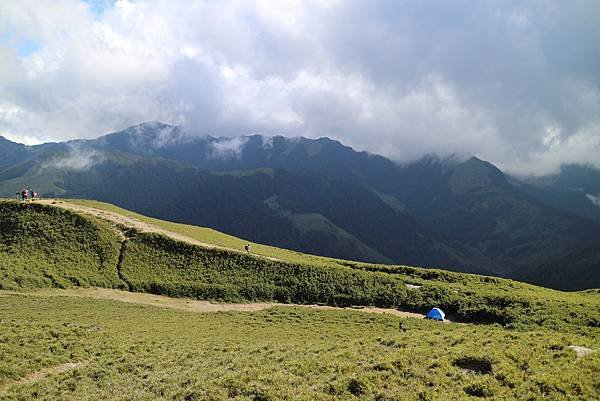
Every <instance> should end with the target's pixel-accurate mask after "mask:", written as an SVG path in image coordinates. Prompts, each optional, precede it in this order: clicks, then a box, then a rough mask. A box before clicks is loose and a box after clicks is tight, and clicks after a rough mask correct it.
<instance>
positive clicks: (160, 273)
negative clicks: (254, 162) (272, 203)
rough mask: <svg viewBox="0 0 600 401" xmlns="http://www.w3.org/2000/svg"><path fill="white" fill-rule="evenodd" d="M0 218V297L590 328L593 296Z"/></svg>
mask: <svg viewBox="0 0 600 401" xmlns="http://www.w3.org/2000/svg"><path fill="white" fill-rule="evenodd" d="M95 205H96V206H98V204H95ZM104 207H106V208H111V209H112V210H113V211H119V209H116V208H112V207H109V206H104ZM0 212H1V213H0V226H1V227H2V235H1V237H0V238H1V241H2V242H1V243H0V246H1V247H2V248H1V249H2V253H1V254H0V255H1V256H0V258H1V259H0V262H1V270H0V286H1V287H2V288H5V289H18V288H36V287H69V286H89V285H91V286H102V287H110V288H128V289H130V290H132V291H138V292H150V293H154V294H162V295H169V296H176V297H191V298H197V299H209V300H221V301H229V302H240V301H245V300H253V301H254V300H260V301H278V302H294V303H324V304H329V305H373V306H378V307H389V308H399V309H405V310H408V311H416V312H426V311H427V310H428V309H429V308H431V307H432V306H439V307H441V308H443V309H444V310H446V311H447V312H448V313H450V314H451V315H454V316H455V319H457V320H460V321H465V322H478V323H497V324H501V325H504V326H507V327H514V328H518V327H546V328H549V329H563V330H569V331H577V332H582V333H597V328H598V327H600V297H598V295H597V294H595V293H593V292H575V293H564V292H560V291H554V290H549V289H543V288H540V287H535V286H532V285H527V284H522V283H518V282H515V281H511V280H505V279H499V278H492V277H485V276H477V275H469V274H461V273H452V272H446V271H442V270H435V269H421V268H413V267H407V266H387V265H373V264H365V263H355V262H349V261H339V260H330V259H327V258H316V257H311V256H308V255H302V254H298V253H295V252H290V251H284V250H278V249H276V248H271V247H264V248H261V247H258V246H257V248H258V249H260V250H262V252H264V253H265V254H266V255H268V256H271V257H276V258H277V260H274V259H268V258H265V257H261V256H255V255H245V254H243V253H241V252H239V251H236V250H228V249H211V248H204V247H199V246H195V245H191V244H188V243H184V242H179V241H176V240H174V239H172V238H168V237H166V236H163V235H158V234H154V233H142V232H137V231H135V230H133V229H131V228H127V227H123V226H119V227H118V228H117V227H116V226H112V227H111V226H110V224H109V223H108V222H106V221H101V220H99V219H97V218H94V217H92V216H87V215H84V214H77V213H74V212H70V211H66V210H63V209H60V208H57V207H53V206H50V205H39V204H35V203H33V204H18V203H16V202H13V201H5V202H0ZM123 213H125V212H123ZM137 217H138V218H140V219H144V218H143V217H141V216H137ZM157 224H159V223H157ZM160 224H162V225H164V226H165V227H168V228H169V229H170V230H173V231H177V230H180V231H181V232H186V233H187V234H188V235H189V236H195V237H196V238H198V239H200V240H202V241H203V242H209V243H210V242H212V243H214V244H219V245H229V244H231V247H232V248H233V249H239V248H241V244H244V242H243V241H242V240H236V239H234V238H232V237H229V236H224V235H222V234H219V233H217V232H215V231H212V230H211V231H204V229H201V228H192V227H190V226H184V225H173V224H172V223H166V222H162V223H160ZM120 230H122V231H123V232H121V231H120ZM204 233H208V235H204ZM271 252H272V253H271ZM288 256H289V258H288ZM407 284H410V285H411V286H410V287H409V286H407ZM414 286H417V287H418V288H415V287H414Z"/></svg>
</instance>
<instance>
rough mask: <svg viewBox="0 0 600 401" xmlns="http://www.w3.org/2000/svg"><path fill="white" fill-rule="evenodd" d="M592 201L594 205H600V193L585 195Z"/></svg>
mask: <svg viewBox="0 0 600 401" xmlns="http://www.w3.org/2000/svg"><path fill="white" fill-rule="evenodd" d="M585 196H586V197H587V198H588V199H589V200H590V202H592V203H593V204H594V205H596V206H598V207H600V194H598V195H592V194H587V195H585Z"/></svg>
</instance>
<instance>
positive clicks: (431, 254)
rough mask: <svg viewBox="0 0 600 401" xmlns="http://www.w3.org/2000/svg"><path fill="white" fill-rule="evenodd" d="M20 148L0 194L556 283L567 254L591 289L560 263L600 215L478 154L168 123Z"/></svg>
mask: <svg viewBox="0 0 600 401" xmlns="http://www.w3.org/2000/svg"><path fill="white" fill-rule="evenodd" d="M27 152H28V153H27V154H28V158H27V157H26V158H22V159H21V160H19V162H18V163H15V164H13V165H10V166H5V167H2V168H0V193H2V194H4V195H5V196H14V193H15V191H16V190H18V189H20V188H21V187H22V186H27V187H34V188H35V189H36V190H37V191H38V192H41V193H43V194H45V195H46V196H53V195H59V196H65V197H80V198H90V199H100V200H103V201H107V202H113V203H115V204H118V205H119V206H123V207H126V208H129V209H131V210H135V211H138V212H141V213H144V214H148V215H151V216H154V217H159V218H164V219H169V220H172V221H176V222H181V223H193V224H198V225H202V226H207V227H211V228H214V229H218V230H221V231H225V232H227V233H230V234H234V235H237V236H240V237H244V238H247V239H248V240H251V241H255V242H264V243H268V244H272V245H277V246H281V247H285V248H289V249H296V250H301V251H304V252H310V253H315V254H321V255H327V256H334V257H340V258H350V259H355V260H362V261H373V262H384V263H390V262H394V263H406V264H416V265H426V266H437V267H443V268H447V269H452V270H459V271H472V272H480V273H487V274H494V275H501V276H508V277H524V278H527V280H531V281H535V280H536V277H534V276H538V277H546V278H547V280H549V281H547V282H541V281H539V280H538V281H535V282H537V283H543V284H546V285H555V283H557V281H556V280H551V279H550V278H551V277H552V276H553V274H551V273H550V271H551V270H552V269H550V268H549V267H548V266H550V265H552V266H556V264H555V263H554V262H553V261H556V260H562V261H563V262H564V261H566V260H570V263H560V264H559V265H560V266H562V267H561V274H562V273H564V274H565V275H564V278H565V279H564V281H563V280H561V281H560V282H558V283H559V285H561V286H562V288H585V287H589V286H600V283H597V282H596V281H591V282H587V283H584V282H583V281H582V280H581V279H580V277H579V273H578V272H577V271H576V269H573V270H572V271H571V272H569V271H570V270H571V267H570V266H576V265H577V264H578V263H579V262H580V260H579V259H577V258H579V257H580V256H579V255H583V253H582V252H583V251H584V250H585V249H588V248H589V247H593V246H595V245H596V244H597V243H600V224H598V223H594V222H592V221H589V220H587V219H585V218H581V217H577V216H575V215H573V214H571V213H568V212H564V211H559V210H557V208H556V205H552V204H550V202H547V201H545V200H544V199H543V198H540V197H539V196H535V195H534V194H532V193H531V192H530V191H528V188H529V186H527V185H522V184H520V183H515V181H514V180H510V181H509V180H507V178H506V177H505V176H504V174H503V173H502V172H501V171H500V170H498V169H497V168H496V167H495V166H493V165H491V164H490V163H487V162H485V161H482V160H479V159H477V158H471V159H469V160H464V161H463V160H459V159H457V158H450V159H445V160H442V159H439V158H435V157H426V158H423V159H421V160H419V161H416V162H414V163H410V164H407V165H398V164H395V163H393V162H392V161H390V160H387V159H385V158H383V157H381V156H376V155H371V154H368V153H366V152H356V151H354V150H353V149H352V148H350V147H347V146H344V145H342V144H340V143H339V142H337V141H333V140H330V139H327V138H320V139H316V140H311V139H306V138H284V137H273V138H267V137H263V136H259V135H253V136H243V137H237V138H213V137H193V136H190V135H189V134H188V133H185V132H183V131H182V130H181V129H180V128H179V127H173V126H170V125H167V124H163V123H146V124H141V125H139V126H135V127H131V128H128V129H126V130H124V131H121V132H117V133H113V134H109V135H106V136H104V137H101V138H99V139H96V140H87V141H71V142H69V143H64V144H46V145H39V146H38V147H31V148H27ZM588 181H589V180H588ZM591 182H593V180H592V181H591ZM516 184H518V185H516ZM15 188H16V189H15ZM590 188H591V187H590ZM599 209H600V208H599ZM568 255H572V257H573V258H575V259H573V260H571V259H569V258H567V256H568ZM581 258H583V259H582V260H581V262H582V263H583V262H585V261H586V260H589V257H584V256H581ZM586 263H587V262H586ZM586 266H592V267H590V268H591V269H592V271H594V269H595V268H594V267H593V266H595V265H594V264H591V265H589V264H586ZM544 269H550V270H549V271H548V272H547V273H544ZM553 269H554V268H553ZM552 271H553V270H552ZM578 271H581V270H578ZM530 272H537V273H532V274H529V273H530ZM569 277H572V278H573V282H577V283H578V286H577V287H573V286H572V284H571V283H570V282H569ZM551 283H552V284H551ZM580 285H583V286H585V287H579V286H580Z"/></svg>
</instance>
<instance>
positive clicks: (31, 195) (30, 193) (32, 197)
mask: <svg viewBox="0 0 600 401" xmlns="http://www.w3.org/2000/svg"><path fill="white" fill-rule="evenodd" d="M36 196H37V194H36V193H35V192H33V189H29V197H30V198H31V201H32V202H33V200H34V199H35V197H36Z"/></svg>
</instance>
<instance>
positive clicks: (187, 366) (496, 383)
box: [0, 292, 600, 401]
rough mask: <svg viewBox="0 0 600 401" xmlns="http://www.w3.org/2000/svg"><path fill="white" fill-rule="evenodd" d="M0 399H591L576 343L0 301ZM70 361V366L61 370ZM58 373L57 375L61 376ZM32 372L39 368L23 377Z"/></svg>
mask: <svg viewBox="0 0 600 401" xmlns="http://www.w3.org/2000/svg"><path fill="white" fill-rule="evenodd" d="M0 340H1V341H0V350H1V352H2V358H1V359H0V398H2V399H3V400H6V401H15V400H31V399H38V400H61V401H62V400H65V401H66V400H78V401H91V400H99V399H102V400H107V401H116V400H135V401H138V400H139V401H142V400H175V401H179V400H181V401H184V400H185V401H190V400H239V401H241V400H332V399H336V400H358V399H362V400H367V399H368V400H374V399H376V400H380V401H385V400H467V399H475V398H471V397H472V396H484V397H489V398H492V399H495V400H528V399H531V400H538V399H547V400H594V399H597V397H598V395H599V394H600V383H599V382H598V372H599V366H600V353H599V352H596V353H592V354H591V355H589V356H587V357H584V358H581V359H577V357H576V355H575V353H574V352H573V351H572V350H570V349H568V346H569V345H571V344H576V345H581V346H587V347H592V348H598V346H599V345H600V344H599V343H598V342H597V341H593V340H592V339H590V338H588V337H581V336H578V335H575V334H568V333H560V332H553V331H541V332H540V331H526V332H521V331H511V330H505V329H502V328H499V327H494V326H472V325H439V324H436V323H433V322H428V321H423V320H418V319H400V318H396V317H393V316H389V315H365V314H360V313H356V312H339V311H329V312H324V311H318V312H317V311H311V310H300V309H294V308H290V309H283V308H275V309H271V310H266V311H261V312H255V313H239V312H227V313H212V314H194V313H187V312H181V311H175V310H166V309H161V308H154V307H150V306H140V305H131V304H124V303H118V302H114V301H104V300H92V299H81V298H78V299H75V298H71V297H45V296H42V295H35V294H27V295H25V294H20V295H6V294H2V293H1V292H0ZM67 363H72V365H66V364H67ZM61 366H63V367H64V366H67V368H63V370H65V371H63V372H62V373H61V372H60V370H61V369H60V367H61ZM35 372H45V375H44V374H39V373H38V374H35Z"/></svg>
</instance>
